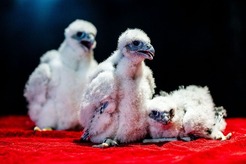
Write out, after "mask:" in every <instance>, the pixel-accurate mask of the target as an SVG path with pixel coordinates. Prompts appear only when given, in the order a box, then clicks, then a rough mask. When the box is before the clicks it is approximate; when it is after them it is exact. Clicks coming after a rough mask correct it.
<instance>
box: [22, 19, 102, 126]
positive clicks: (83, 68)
mask: <svg viewBox="0 0 246 164" xmlns="http://www.w3.org/2000/svg"><path fill="white" fill-rule="evenodd" d="M96 34H97V29H96V27H95V26H94V25H93V24H92V23H91V22H88V21H86V20H81V19H76V20H75V21H73V22H72V23H71V24H70V25H69V26H68V27H67V28H66V29H65V39H64V41H63V42H62V44H61V45H60V47H59V49H58V50H55V49H54V50H50V51H47V52H46V53H45V54H44V55H43V56H41V58H40V63H39V65H38V66H37V67H36V68H35V70H34V71H33V72H32V74H31V75H30V76H29V79H28V81H27V83H26V85H25V89H24V97H25V98H26V100H27V102H28V115H29V116H30V118H31V119H32V120H33V121H34V122H35V124H36V126H38V127H37V128H36V129H44V130H45V129H47V128H48V129H49V128H52V129H55V130H68V129H74V128H77V127H78V126H79V125H80V124H79V120H78V110H79V101H80V99H79V98H80V97H81V95H80V94H81V92H82V90H83V89H84V88H85V86H86V84H87V79H88V74H89V73H90V72H91V71H92V70H93V69H94V68H95V67H96V66H97V65H98V63H97V61H96V60H95V59H94V48H95V47H96V40H95V37H96Z"/></svg>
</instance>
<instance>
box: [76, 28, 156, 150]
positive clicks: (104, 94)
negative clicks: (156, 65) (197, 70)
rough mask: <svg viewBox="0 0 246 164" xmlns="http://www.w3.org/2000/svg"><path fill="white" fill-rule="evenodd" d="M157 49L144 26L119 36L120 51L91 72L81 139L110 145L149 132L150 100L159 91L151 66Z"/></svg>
mask: <svg viewBox="0 0 246 164" xmlns="http://www.w3.org/2000/svg"><path fill="white" fill-rule="evenodd" d="M154 53H155V50H154V48H153V46H152V45H151V43H150V39H149V37H148V36H147V34H146V33H145V32H144V31H142V30H141V29H137V28H135V29H127V30H126V31H125V32H123V33H122V34H121V35H120V37H119V39H118V46H117V50H115V51H114V52H113V53H112V54H111V56H110V57H108V59H106V60H105V61H103V62H102V63H100V64H99V65H98V67H97V69H96V70H95V71H94V73H93V74H92V75H91V79H90V85H89V86H88V87H87V89H86V91H85V92H84V94H83V96H82V99H81V110H80V122H81V125H82V127H84V129H85V131H84V134H83V135H82V136H81V140H90V141H92V142H93V143H102V142H103V143H102V144H100V145H97V146H98V147H108V146H111V145H117V143H118V142H119V143H129V142H133V141H137V140H139V139H142V138H144V137H145V135H146V134H147V122H146V121H145V118H146V114H147V113H146V107H147V106H146V100H148V99H151V98H152V96H153V94H154V91H155V87H156V85H155V81H154V77H153V73H152V71H151V69H150V68H149V67H148V66H147V65H146V64H145V62H144V60H145V59H148V60H152V59H153V57H154Z"/></svg>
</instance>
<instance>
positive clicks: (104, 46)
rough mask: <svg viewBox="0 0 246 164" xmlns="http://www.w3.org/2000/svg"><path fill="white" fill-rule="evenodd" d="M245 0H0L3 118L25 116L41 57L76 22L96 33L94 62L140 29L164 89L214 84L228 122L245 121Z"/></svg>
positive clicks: (212, 87)
mask: <svg viewBox="0 0 246 164" xmlns="http://www.w3.org/2000/svg"><path fill="white" fill-rule="evenodd" d="M245 18H246V5H244V3H243V0H242V1H238V0H223V1H222V0H221V1H219V0H216V1H215V0H204V1H202V0H201V1H184V0H179V1H175V0H173V1H165V0H162V1H155V0H151V1H147V0H135V1H134V0H81V1H79V0H77V1H76V0H36V1H34V0H2V1H1V2H0V23H1V24H0V36H1V37H0V41H1V43H0V48H1V49H0V52H1V67H3V68H2V69H1V70H3V72H1V84H2V85H1V88H2V89H1V91H2V94H1V95H2V96H1V97H2V98H1V102H2V104H1V110H0V111H1V112H0V115H9V114H17V115H19V114H20V115H23V114H24V115H25V114H27V108H26V105H27V104H26V101H25V99H24V97H23V90H24V85H25V83H26V81H27V79H28V77H29V75H30V74H31V73H32V71H33V70H34V69H35V67H36V66H37V65H38V63H39V58H40V56H41V55H42V54H43V53H45V52H46V51H48V50H51V49H57V48H58V47H59V46H60V44H61V42H62V41H63V39H64V29H65V28H66V27H67V26H68V25H69V24H70V23H71V22H72V21H74V20H75V19H85V20H88V21H90V22H92V23H93V24H94V25H95V26H96V27H97V30H98V35H97V37H96V39H97V47H96V49H95V59H96V60H97V61H98V62H101V61H103V60H104V59H106V58H107V57H108V56H109V55H110V54H111V53H112V52H113V51H114V50H115V49H116V46H117V39H118V37H119V35H120V34H121V33H122V32H123V31H125V30H126V29H127V28H135V27H136V28H140V29H142V30H144V31H145V32H146V33H147V35H148V36H149V37H150V39H151V42H152V45H153V46H154V48H155V50H156V56H155V58H154V60H152V61H146V64H147V65H148V66H150V67H151V68H152V70H153V72H154V77H155V80H156V85H157V92H158V91H159V90H164V91H168V92H169V91H172V90H175V89H177V88H178V86H180V85H185V86H186V85H191V84H195V85H201V86H208V87H209V89H210V91H211V94H212V96H213V99H214V102H215V104H216V106H224V107H225V108H226V109H227V113H228V117H245V116H246V108H245V102H246V98H245V97H246V96H245V94H246V89H245V88H246V86H245V85H246V81H245V43H244V40H245V22H246V20H245Z"/></svg>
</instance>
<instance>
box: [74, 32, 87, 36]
mask: <svg viewBox="0 0 246 164" xmlns="http://www.w3.org/2000/svg"><path fill="white" fill-rule="evenodd" d="M76 35H77V36H78V37H83V36H84V35H85V33H84V32H81V31H79V32H77V34H76Z"/></svg>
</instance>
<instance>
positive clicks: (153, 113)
mask: <svg viewBox="0 0 246 164" xmlns="http://www.w3.org/2000/svg"><path fill="white" fill-rule="evenodd" d="M152 115H153V116H155V117H159V115H160V113H159V112H157V111H156V110H153V111H152Z"/></svg>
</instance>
